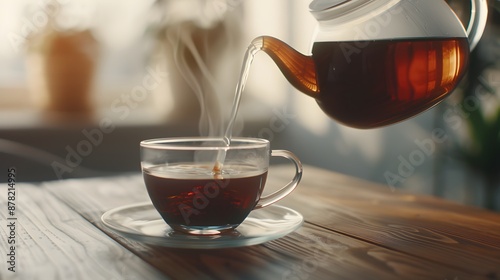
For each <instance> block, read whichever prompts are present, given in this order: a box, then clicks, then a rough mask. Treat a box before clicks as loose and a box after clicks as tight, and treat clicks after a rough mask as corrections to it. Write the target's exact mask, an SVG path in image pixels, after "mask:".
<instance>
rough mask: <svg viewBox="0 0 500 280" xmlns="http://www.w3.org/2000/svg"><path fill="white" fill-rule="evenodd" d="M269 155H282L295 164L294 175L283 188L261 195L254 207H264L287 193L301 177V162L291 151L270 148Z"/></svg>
mask: <svg viewBox="0 0 500 280" xmlns="http://www.w3.org/2000/svg"><path fill="white" fill-rule="evenodd" d="M271 156H273V157H284V158H286V159H288V160H290V161H291V162H293V164H294V165H295V176H294V177H293V179H292V180H291V181H290V182H288V184H286V185H285V186H284V187H283V188H281V189H279V190H277V191H275V192H273V193H272V194H269V195H266V196H262V197H261V198H260V200H259V203H257V205H256V206H255V208H254V209H259V208H264V207H266V206H269V205H271V204H273V203H275V202H276V201H278V200H280V199H282V198H284V197H285V196H287V195H289V194H290V193H291V192H292V191H293V190H294V189H295V188H296V187H297V185H298V184H299V182H300V179H301V178H302V163H300V160H299V158H298V157H297V156H296V155H294V154H293V153H292V152H289V151H286V150H272V151H271Z"/></svg>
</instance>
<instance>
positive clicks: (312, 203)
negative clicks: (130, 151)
mask: <svg viewBox="0 0 500 280" xmlns="http://www.w3.org/2000/svg"><path fill="white" fill-rule="evenodd" d="M292 172H293V170H291V169H289V168H288V167H284V166H273V167H271V169H270V175H269V176H270V177H269V179H268V186H270V187H271V186H279V185H283V184H284V183H285V182H287V181H288V180H289V179H290V177H291V173H292ZM15 187H16V193H15V207H16V208H15V212H14V213H12V214H13V215H9V212H8V210H7V202H8V201H7V200H8V197H9V196H8V195H7V192H8V191H7V184H5V183H4V184H3V186H1V188H0V205H1V209H0V223H1V227H0V241H1V242H0V252H1V255H2V257H1V258H0V260H2V261H1V263H2V264H1V265H0V269H1V270H0V279H30V280H31V279H43V280H46V279H92V280H97V279H108V280H111V279H294V280H295V279H439V280H444V279H449V280H452V279H453V280H455V279H456V280H458V279H460V280H462V279H500V214H497V213H492V212H488V211H484V210H480V209H476V208H471V207H466V206H462V205H458V204H454V203H451V202H447V201H444V200H440V199H437V198H432V197H426V196H419V195H412V194H407V193H402V192H398V191H391V189H390V188H389V187H385V186H378V185H374V184H372V183H368V182H364V181H361V180H357V179H354V178H351V177H347V176H344V175H340V174H336V173H333V172H330V171H325V170H321V169H317V168H314V167H311V166H305V167H304V177H303V180H302V182H301V184H300V186H299V187H298V188H297V190H296V191H295V192H293V193H292V194H291V195H290V196H288V197H287V198H285V199H284V200H282V201H281V202H279V204H281V205H284V206H287V207H290V208H293V209H295V210H298V211H299V212H301V213H302V215H303V216H304V218H305V223H304V225H303V226H302V227H301V228H300V229H298V230H297V231H295V232H293V233H291V234H289V235H287V236H285V237H283V238H280V239H277V240H273V241H269V242H266V243H264V244H261V245H255V246H250V247H241V248H230V249H210V250H193V249H171V248H164V247H158V246H152V245H147V244H142V243H139V242H136V241H133V240H129V239H126V238H124V237H122V236H120V235H119V234H117V233H115V232H113V231H111V230H109V229H108V228H106V227H105V226H104V225H103V224H102V222H101V221H100V217H101V215H102V214H103V213H104V212H105V211H107V210H109V209H112V208H115V207H118V206H122V205H127V204H130V203H135V202H141V201H146V200H148V197H147V193H146V191H145V188H144V186H143V184H142V178H141V176H140V175H139V174H130V175H124V176H120V177H113V178H92V179H76V180H65V181H57V182H44V183H40V184H36V185H35V184H22V183H19V182H18V183H17V184H16V186H15ZM11 196H12V194H11ZM9 218H10V219H9ZM12 223H13V225H14V226H15V231H14V232H12V231H11V230H10V228H9V225H11V226H12ZM12 239H14V240H15V246H14V248H11V247H10V246H11V245H9V241H11V240H12ZM12 249H14V253H15V257H14V263H13V264H14V265H15V272H12V271H9V270H8V268H9V267H11V264H12V263H11V264H9V259H11V257H9V256H8V255H9V254H11V255H12Z"/></svg>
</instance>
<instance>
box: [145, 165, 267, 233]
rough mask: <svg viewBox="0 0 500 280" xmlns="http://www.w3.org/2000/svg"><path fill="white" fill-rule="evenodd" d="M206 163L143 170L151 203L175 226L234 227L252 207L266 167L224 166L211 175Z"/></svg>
mask: <svg viewBox="0 0 500 280" xmlns="http://www.w3.org/2000/svg"><path fill="white" fill-rule="evenodd" d="M211 168H212V166H211V165H209V164H204V165H200V164H196V163H193V164H176V165H173V166H168V165H158V166H153V167H150V168H147V169H145V170H144V173H143V174H144V182H145V183H146V188H147V190H148V194H149V197H150V198H151V201H152V202H153V205H154V206H155V208H156V209H157V210H158V212H159V213H160V215H161V216H162V217H163V219H164V220H165V221H166V222H167V223H168V224H169V225H170V226H171V227H172V228H173V229H175V230H183V225H188V226H190V227H216V228H218V227H236V226H238V225H239V224H240V223H241V222H242V221H243V220H244V219H245V218H246V217H247V216H248V214H249V213H250V211H252V210H253V209H254V207H255V206H256V204H257V202H258V201H259V198H260V195H261V194H262V190H263V189H264V185H265V183H266V178H267V171H264V170H262V171H254V170H252V168H249V167H245V166H242V165H241V166H225V168H224V173H223V174H222V175H218V174H217V175H215V176H214V174H213V173H212V170H211Z"/></svg>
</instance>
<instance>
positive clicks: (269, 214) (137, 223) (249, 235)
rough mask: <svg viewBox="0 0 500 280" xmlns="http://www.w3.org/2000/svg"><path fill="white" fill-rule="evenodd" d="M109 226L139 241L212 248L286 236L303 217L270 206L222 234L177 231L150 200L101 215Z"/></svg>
mask: <svg viewBox="0 0 500 280" xmlns="http://www.w3.org/2000/svg"><path fill="white" fill-rule="evenodd" d="M101 220H102V222H103V223H104V224H105V225H106V226H108V227H109V228H111V229H113V230H114V231H117V232H118V233H120V234H122V235H124V236H125V237H127V238H131V239H134V240H137V241H140V242H144V243H148V244H153V245H159V246H165V247H174V248H190V249H213V248H229V247H241V246H250V245H256V244H260V243H264V242H267V241H270V240H273V239H277V238H280V237H283V236H285V235H287V234H289V233H291V232H293V231H295V230H296V229H298V228H299V227H300V226H301V225H302V223H303V221H304V218H303V217H302V215H301V214H300V213H299V212H297V211H295V210H292V209H290V208H287V207H284V206H279V205H271V206H268V207H266V208H262V209H259V210H254V211H252V212H250V215H248V217H247V218H246V219H245V221H243V223H241V224H240V225H239V226H238V227H237V228H236V229H235V230H233V231H230V232H226V233H223V234H220V235H207V236H200V235H189V234H185V233H179V232H174V231H173V230H172V229H171V228H170V227H169V226H168V225H167V224H166V223H165V221H163V219H162V218H161V216H160V214H159V213H158V212H157V211H156V209H155V208H154V207H153V205H152V204H151V203H150V202H146V203H140V204H133V205H127V206H122V207H119V208H115V209H112V210H109V211H107V212H106V213H104V214H103V215H102V217H101Z"/></svg>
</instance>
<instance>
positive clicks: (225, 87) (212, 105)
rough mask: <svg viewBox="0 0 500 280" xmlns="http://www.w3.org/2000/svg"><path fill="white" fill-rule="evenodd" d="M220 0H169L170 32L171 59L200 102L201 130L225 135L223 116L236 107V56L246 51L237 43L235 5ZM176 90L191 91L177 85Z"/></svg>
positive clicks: (201, 131) (207, 133)
mask: <svg viewBox="0 0 500 280" xmlns="http://www.w3.org/2000/svg"><path fill="white" fill-rule="evenodd" d="M221 1H223V0H204V1H202V0H189V1H185V0H183V1H167V2H166V11H167V20H168V22H167V26H168V27H167V29H166V33H165V34H166V41H167V43H168V45H167V47H168V48H169V50H168V51H169V52H171V54H172V59H173V61H169V63H175V66H176V70H177V71H178V74H179V76H180V77H182V79H183V80H184V81H185V84H186V85H187V86H188V87H189V89H191V91H192V93H193V94H194V95H195V96H196V99H197V100H198V102H199V105H200V107H199V108H200V112H199V113H200V120H199V132H200V135H202V136H212V137H222V136H223V133H224V128H225V126H224V117H225V116H226V115H227V114H228V113H229V111H231V110H230V108H231V103H232V98H233V94H234V88H235V84H236V80H237V76H236V74H237V71H235V70H236V69H239V63H241V61H240V59H234V58H235V57H237V58H239V57H241V54H239V53H238V51H239V48H237V47H235V43H236V42H237V41H238V40H237V39H238V38H237V36H238V34H239V30H238V21H237V16H236V15H235V11H233V10H227V9H224V10H221V9H217V7H219V5H220V2H221ZM170 15H171V16H170ZM235 62H236V63H235ZM238 62H239V63H238ZM173 94H190V93H187V92H179V91H178V90H177V89H175V88H174V89H173ZM193 113H197V112H193ZM237 129H238V128H237Z"/></svg>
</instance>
